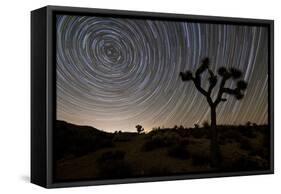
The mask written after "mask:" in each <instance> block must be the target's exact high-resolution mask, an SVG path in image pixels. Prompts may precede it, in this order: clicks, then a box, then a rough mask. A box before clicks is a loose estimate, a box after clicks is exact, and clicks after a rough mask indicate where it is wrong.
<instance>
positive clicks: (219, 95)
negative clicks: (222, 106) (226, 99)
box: [214, 77, 228, 106]
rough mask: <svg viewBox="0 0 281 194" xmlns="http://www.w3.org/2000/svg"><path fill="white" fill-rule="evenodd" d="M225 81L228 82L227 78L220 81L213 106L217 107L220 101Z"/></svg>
mask: <svg viewBox="0 0 281 194" xmlns="http://www.w3.org/2000/svg"><path fill="white" fill-rule="evenodd" d="M227 80H228V78H227V77H223V78H222V80H221V83H220V89H219V92H218V95H217V98H216V100H215V102H214V104H215V106H217V105H218V104H219V103H220V102H221V101H222V95H223V93H224V85H225V83H226V81H227Z"/></svg>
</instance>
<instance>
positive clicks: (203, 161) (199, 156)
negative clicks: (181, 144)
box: [191, 152, 210, 166]
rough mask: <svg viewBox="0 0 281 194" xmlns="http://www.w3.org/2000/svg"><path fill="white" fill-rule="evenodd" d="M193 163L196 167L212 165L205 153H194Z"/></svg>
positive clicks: (192, 156)
mask: <svg viewBox="0 0 281 194" xmlns="http://www.w3.org/2000/svg"><path fill="white" fill-rule="evenodd" d="M191 161H192V164H193V165H194V166H204V165H208V164H209V163H210V157H209V155H208V154H207V153H204V152H194V153H192V154H191Z"/></svg>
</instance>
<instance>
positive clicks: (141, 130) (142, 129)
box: [136, 125, 144, 134]
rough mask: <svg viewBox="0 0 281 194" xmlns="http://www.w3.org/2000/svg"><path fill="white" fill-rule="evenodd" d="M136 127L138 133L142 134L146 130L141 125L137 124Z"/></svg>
mask: <svg viewBox="0 0 281 194" xmlns="http://www.w3.org/2000/svg"><path fill="white" fill-rule="evenodd" d="M136 128H137V132H138V134H140V133H142V132H143V131H144V128H143V127H142V126H141V125H137V126H136Z"/></svg>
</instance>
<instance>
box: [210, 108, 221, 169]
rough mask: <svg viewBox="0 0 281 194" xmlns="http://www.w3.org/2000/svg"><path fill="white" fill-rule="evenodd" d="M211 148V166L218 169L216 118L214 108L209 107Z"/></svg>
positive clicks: (218, 154) (218, 152) (218, 151)
mask: <svg viewBox="0 0 281 194" xmlns="http://www.w3.org/2000/svg"><path fill="white" fill-rule="evenodd" d="M210 107H211V142H210V143H211V146H210V157H211V166H212V167H218V165H219V158H220V150H219V144H218V130H217V118H216V117H217V116H216V106H215V105H211V106H210Z"/></svg>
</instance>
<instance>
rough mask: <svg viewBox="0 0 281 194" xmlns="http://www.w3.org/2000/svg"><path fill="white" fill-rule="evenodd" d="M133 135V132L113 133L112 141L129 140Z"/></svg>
mask: <svg viewBox="0 0 281 194" xmlns="http://www.w3.org/2000/svg"><path fill="white" fill-rule="evenodd" d="M135 136H136V134H135V133H120V134H114V137H113V141H114V142H127V141H131V140H132V139H133V138H134V137H135Z"/></svg>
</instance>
